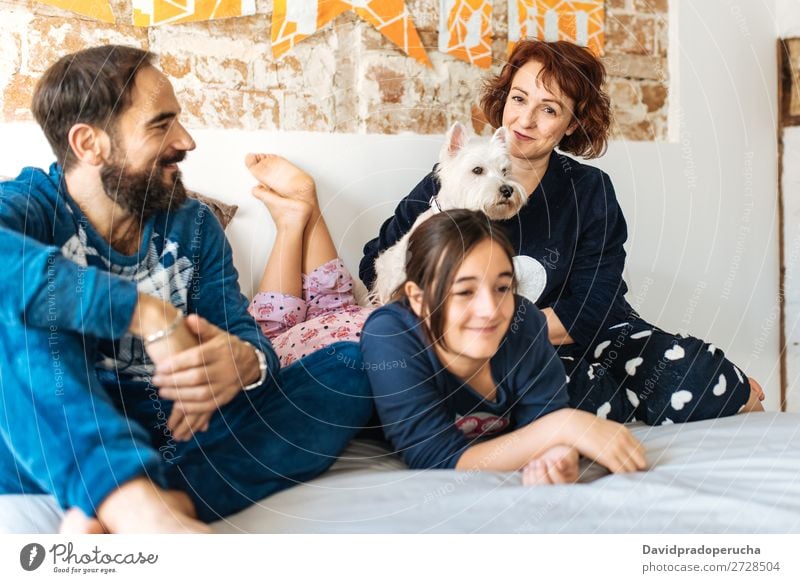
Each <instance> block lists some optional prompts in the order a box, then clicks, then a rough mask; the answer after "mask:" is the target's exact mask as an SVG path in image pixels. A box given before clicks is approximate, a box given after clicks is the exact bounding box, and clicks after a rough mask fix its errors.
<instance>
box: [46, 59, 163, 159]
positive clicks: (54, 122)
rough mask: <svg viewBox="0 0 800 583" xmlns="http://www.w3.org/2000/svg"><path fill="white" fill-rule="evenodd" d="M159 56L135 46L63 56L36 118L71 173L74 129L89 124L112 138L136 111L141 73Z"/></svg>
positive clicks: (50, 72) (53, 70)
mask: <svg viewBox="0 0 800 583" xmlns="http://www.w3.org/2000/svg"><path fill="white" fill-rule="evenodd" d="M153 57H154V55H153V53H151V52H149V51H144V50H142V49H137V48H134V47H126V46H120V45H107V46H102V47H94V48H91V49H85V50H83V51H79V52H77V53H73V54H70V55H66V56H64V57H62V58H61V59H59V60H58V62H56V63H55V64H54V65H52V66H51V67H50V68H49V69H47V71H46V72H45V74H44V75H43V76H42V78H41V79H39V82H38V83H37V84H36V89H35V90H34V92H33V103H32V105H31V109H32V111H33V117H34V118H35V119H36V121H37V123H38V124H39V125H40V126H41V127H42V130H43V131H44V135H45V137H46V138H47V141H48V142H50V147H51V148H53V153H54V154H55V155H56V159H57V160H58V162H59V163H60V164H61V165H62V166H63V167H64V169H65V170H68V169H69V168H70V166H72V164H74V162H75V158H74V157H73V156H72V150H71V148H70V146H69V139H68V138H69V130H70V128H72V126H74V125H75V124H78V123H85V124H90V125H93V126H96V127H100V128H102V129H104V130H106V131H108V132H109V133H112V132H113V129H114V128H113V126H114V122H115V121H116V120H117V118H118V117H119V116H120V115H122V114H123V113H124V112H125V111H126V110H127V109H128V108H129V107H130V106H131V100H132V98H131V92H132V91H133V87H134V78H135V77H136V73H138V72H139V70H140V69H143V68H145V67H150V66H152V60H153Z"/></svg>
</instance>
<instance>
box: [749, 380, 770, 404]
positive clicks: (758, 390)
mask: <svg viewBox="0 0 800 583" xmlns="http://www.w3.org/2000/svg"><path fill="white" fill-rule="evenodd" d="M747 380H748V381H750V390H751V391H755V393H756V395H758V400H759V401H763V400H764V398H765V397H766V395H765V394H764V389H763V388H761V385H759V384H758V381H757V380H756V379H754V378H753V377H747Z"/></svg>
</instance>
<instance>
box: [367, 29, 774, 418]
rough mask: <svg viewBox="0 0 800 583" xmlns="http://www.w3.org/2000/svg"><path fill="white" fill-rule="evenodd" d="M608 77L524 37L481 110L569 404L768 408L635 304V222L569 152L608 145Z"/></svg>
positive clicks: (568, 47)
mask: <svg viewBox="0 0 800 583" xmlns="http://www.w3.org/2000/svg"><path fill="white" fill-rule="evenodd" d="M604 82H605V69H604V67H603V65H602V63H601V62H600V60H599V59H598V58H597V57H595V56H594V55H593V54H592V53H591V52H589V51H588V50H587V49H585V48H582V47H579V46H577V45H575V44H572V43H569V42H565V41H557V42H542V41H537V40H525V41H522V42H520V43H519V44H518V45H517V46H516V48H515V49H514V51H513V52H512V54H511V56H510V58H509V61H508V63H506V65H505V66H504V67H503V69H502V71H501V72H500V74H499V75H497V76H496V77H494V78H492V79H491V80H489V81H488V82H487V83H486V86H485V87H484V91H483V95H482V99H481V106H482V108H483V111H484V113H485V115H486V118H487V119H488V121H489V123H490V124H491V125H492V126H493V127H500V126H504V127H505V128H506V129H507V130H508V139H509V151H510V154H511V159H512V173H513V175H514V178H515V179H516V180H517V181H518V182H520V183H521V184H522V185H523V186H524V187H525V188H526V189H527V191H528V192H529V193H530V196H529V199H528V203H527V204H526V205H525V206H524V207H523V209H522V210H521V211H520V213H519V214H518V215H517V216H516V217H514V218H512V219H509V220H507V221H503V222H502V223H501V225H503V226H504V227H505V231H506V233H507V235H508V236H509V238H510V240H511V242H512V245H513V246H514V248H515V251H516V253H517V255H516V257H515V258H514V269H515V274H516V275H517V277H518V278H519V280H520V284H521V285H520V293H522V295H524V296H526V297H528V299H530V300H531V301H533V302H534V303H535V304H536V305H537V306H538V307H539V308H541V309H542V311H543V312H544V314H545V316H546V318H547V326H548V335H549V338H550V341H551V343H552V344H554V345H555V346H556V347H557V349H558V353H559V356H560V357H561V359H562V361H563V363H564V365H565V367H566V369H567V374H568V378H569V385H568V391H569V396H570V406H572V407H575V408H579V409H583V410H585V411H590V412H592V413H595V414H597V415H599V416H601V417H605V418H608V419H612V420H615V421H622V422H624V421H629V420H633V419H637V420H641V421H644V422H645V423H648V424H651V425H657V424H668V423H679V422H686V421H694V420H699V419H708V418H714V417H721V416H727V415H733V414H735V413H737V412H739V411H742V410H744V411H757V410H763V409H762V407H761V404H760V402H759V401H760V400H761V399H763V398H764V396H763V392H762V391H761V388H760V387H759V385H758V383H756V382H755V381H754V380H752V379H749V378H748V377H747V376H746V375H744V374H743V373H742V372H741V371H740V370H739V369H738V368H737V367H736V366H735V365H734V364H733V363H731V362H730V361H729V360H727V359H726V358H725V355H724V354H723V352H722V350H720V349H719V348H716V347H715V346H713V345H711V344H707V343H705V342H703V341H702V340H700V339H697V338H692V337H682V336H677V335H673V334H670V333H668V332H664V331H663V330H661V329H659V328H658V327H656V326H654V325H652V324H650V323H648V322H646V321H644V320H643V319H642V318H641V317H640V316H639V315H638V314H637V313H636V311H635V310H634V309H633V308H632V307H631V306H630V305H629V304H628V302H627V301H626V300H625V293H626V292H627V286H626V285H625V282H624V281H623V279H622V274H623V269H624V265H625V250H624V249H623V244H624V242H625V240H626V239H627V226H626V223H625V217H624V216H623V214H622V210H621V209H620V207H619V204H618V203H617V199H616V196H615V194H614V187H613V186H612V184H611V180H610V178H609V177H608V175H607V174H605V173H604V172H602V171H601V170H599V169H597V168H594V167H592V166H588V165H585V164H582V163H580V162H578V161H576V160H575V159H574V158H572V157H570V156H567V155H564V154H562V153H560V152H558V151H556V148H558V149H559V150H561V151H562V152H567V153H569V154H572V155H574V156H580V157H583V158H596V157H599V156H601V155H602V154H603V153H604V152H605V149H606V143H607V140H608V134H609V128H610V125H611V107H610V102H609V98H608V95H607V94H606V93H605V92H604V91H603V88H602V87H603V84H604ZM438 190H439V184H438V182H437V179H436V177H435V176H434V174H433V173H431V174H429V175H428V176H426V177H425V178H424V179H423V180H422V182H420V183H419V184H418V185H417V186H416V187H415V189H414V190H413V191H412V192H411V194H409V195H408V196H407V197H406V198H405V199H404V200H403V201H401V202H400V204H399V205H398V207H397V209H396V211H395V215H394V216H393V217H391V218H390V219H388V220H387V221H386V222H385V223H384V224H383V226H382V227H381V230H380V235H379V236H378V237H377V238H375V239H373V240H372V241H370V242H369V243H367V245H366V246H365V248H364V258H363V259H362V261H361V266H360V276H361V279H362V280H363V281H364V283H365V284H367V286H370V285H371V283H372V282H373V280H374V278H375V272H374V267H373V265H374V261H375V258H376V257H377V256H378V254H379V253H380V252H381V251H383V250H384V249H387V248H388V247H391V246H392V245H393V244H394V243H395V242H396V241H397V240H398V239H400V237H402V236H403V235H404V234H405V233H406V232H407V231H408V230H409V229H410V228H411V225H412V224H413V223H414V221H415V219H416V218H417V216H418V215H419V214H421V213H422V212H424V211H425V210H426V209H427V208H429V206H430V204H431V198H432V197H433V196H435V195H436V193H437V192H438Z"/></svg>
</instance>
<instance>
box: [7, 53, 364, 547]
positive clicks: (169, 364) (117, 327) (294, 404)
mask: <svg viewBox="0 0 800 583" xmlns="http://www.w3.org/2000/svg"><path fill="white" fill-rule="evenodd" d="M153 61H154V56H153V55H152V54H151V53H149V52H146V51H142V50H139V49H135V48H130V47H122V46H104V47H97V48H91V49H87V50H84V51H80V52H78V53H75V54H71V55H67V56H65V57H63V58H62V59H60V60H59V61H58V62H57V63H55V64H54V65H53V66H51V67H50V69H48V71H47V72H46V73H45V74H44V76H43V77H42V79H41V80H40V81H39V83H38V85H37V87H36V90H35V93H34V95H33V106H32V109H33V114H34V117H35V118H36V120H37V122H38V123H39V125H40V126H41V127H42V129H43V131H44V133H45V136H46V137H47V139H48V141H49V143H50V145H51V147H52V149H53V152H54V153H55V155H56V158H57V162H56V163H54V164H53V165H52V166H51V167H50V169H49V171H48V172H45V171H43V170H39V169H35V168H25V169H23V170H22V172H21V174H20V175H19V176H18V177H17V178H16V179H15V180H13V181H8V182H1V183H0V248H1V249H3V251H4V252H3V254H2V257H0V262H2V268H3V271H4V273H5V275H4V276H3V278H2V283H0V314H2V320H3V324H4V325H3V326H2V327H0V391H2V399H0V437H1V438H2V439H0V493H2V494H5V493H16V494H19V493H28V494H44V493H48V494H52V495H53V496H54V497H55V499H56V500H57V502H58V503H59V504H60V505H61V506H62V507H63V508H64V509H65V510H67V512H66V514H65V518H64V520H63V522H62V530H63V531H67V532H99V531H109V532H143V531H145V532H181V531H191V532H202V531H205V530H207V527H206V525H205V523H208V522H211V521H213V520H216V519H219V518H221V517H224V516H227V515H229V514H232V513H234V512H238V511H239V510H242V509H243V508H245V507H247V506H248V505H250V504H252V503H254V502H257V501H258V500H260V499H261V498H263V497H265V496H268V495H269V494H272V493H274V492H276V491H278V490H281V489H283V488H286V487H289V486H291V485H293V484H295V483H297V482H299V481H304V480H308V479H310V478H313V477H314V476H316V475H318V474H320V473H321V472H323V471H324V470H325V469H327V468H328V467H329V466H330V465H331V464H332V463H333V461H334V460H335V459H336V456H337V455H338V454H339V453H340V452H341V451H342V450H343V449H344V447H345V445H346V444H347V442H348V441H349V440H350V439H351V438H352V437H353V435H354V434H355V433H356V432H357V430H358V428H359V427H360V426H361V425H362V424H364V423H365V422H366V421H367V420H368V418H369V414H370V406H369V400H368V399H367V398H366V397H367V396H368V395H369V388H368V385H367V382H366V378H365V376H364V375H363V373H361V372H359V371H358V370H356V369H353V368H352V367H348V366H347V365H346V364H343V363H346V362H347V359H342V358H337V357H338V356H339V354H338V353H339V352H341V351H345V352H347V353H348V355H349V356H351V357H352V358H356V359H357V358H360V352H359V350H358V346H357V345H355V344H349V345H346V346H342V347H339V348H337V350H336V351H334V352H336V354H337V357H332V356H330V355H329V354H331V353H330V352H329V351H321V352H318V353H314V354H311V355H309V356H308V357H307V358H305V359H303V360H302V361H300V362H298V363H297V365H295V366H292V367H288V368H285V369H283V370H280V367H279V364H278V359H277V357H276V356H275V353H274V351H273V350H272V347H271V346H270V344H269V342H268V340H267V339H266V338H265V337H264V336H263V335H262V333H261V331H260V329H259V327H258V326H257V325H256V323H255V322H254V320H253V319H252V318H251V317H250V316H249V315H248V313H247V300H246V298H244V296H243V295H242V294H241V292H240V290H239V286H238V283H237V273H236V270H235V268H234V267H233V264H232V260H231V249H230V246H229V244H228V242H227V240H226V239H225V236H224V233H223V231H222V227H221V226H220V224H219V222H218V221H217V220H216V218H215V217H214V216H213V214H212V213H211V212H210V210H209V208H208V207H207V206H205V205H203V204H201V203H199V202H197V201H195V200H191V199H187V196H186V190H185V188H184V186H183V184H182V182H181V176H180V171H179V169H178V164H179V163H180V162H181V161H182V160H183V159H184V158H185V156H186V154H187V152H189V151H191V150H193V149H194V147H195V143H194V141H193V140H192V137H191V136H190V135H189V133H188V132H187V131H186V129H185V128H184V127H183V125H181V123H180V121H179V120H180V115H181V108H180V105H179V102H178V100H177V98H176V97H175V94H174V92H173V89H172V85H171V84H170V82H169V80H168V79H167V77H166V76H165V75H164V74H163V73H161V72H160V71H159V70H158V69H157V68H156V67H155V66H154V64H153ZM334 387H335V388H334Z"/></svg>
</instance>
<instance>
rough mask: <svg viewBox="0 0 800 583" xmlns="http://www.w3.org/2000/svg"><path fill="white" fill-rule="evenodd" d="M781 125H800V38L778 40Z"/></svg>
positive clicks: (779, 120)
mask: <svg viewBox="0 0 800 583" xmlns="http://www.w3.org/2000/svg"><path fill="white" fill-rule="evenodd" d="M778 55H779V64H778V67H779V71H778V72H779V79H780V81H779V83H778V103H779V106H780V107H779V111H780V112H779V119H778V122H779V126H780V127H786V126H797V125H800V38H785V39H781V40H779V41H778Z"/></svg>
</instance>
